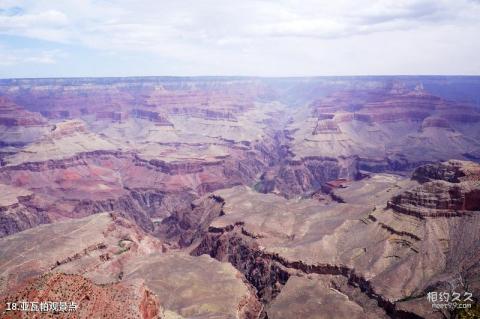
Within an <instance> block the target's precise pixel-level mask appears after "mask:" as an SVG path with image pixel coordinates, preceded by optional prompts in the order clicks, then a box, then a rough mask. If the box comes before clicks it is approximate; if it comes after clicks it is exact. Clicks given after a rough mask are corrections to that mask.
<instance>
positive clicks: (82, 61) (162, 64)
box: [0, 0, 480, 78]
mask: <svg viewBox="0 0 480 319" xmlns="http://www.w3.org/2000/svg"><path fill="white" fill-rule="evenodd" d="M148 75H158V76H162V75H170V76H172V75H173V76H196V75H212V76H214V75H246V76H322V75H480V0H450V1H446V0H370V1H366V0H335V1H332V0H328V1H323V0H316V1H313V0H297V1H293V0H256V1H253V0H235V1H231V0H218V1H212V0H170V1H166V0H156V1H154V0H151V1H146V0H135V1H133V0H132V1H130V0H75V1H74V0H72V1H69V0H62V1H52V0H48V1H46V0H32V1H28V0H26V1H22V0H16V1H11V0H0V78H18V77H77V76H148Z"/></svg>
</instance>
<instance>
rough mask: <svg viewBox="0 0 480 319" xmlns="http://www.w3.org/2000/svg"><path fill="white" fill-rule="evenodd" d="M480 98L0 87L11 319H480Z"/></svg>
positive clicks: (327, 87) (362, 83)
mask: <svg viewBox="0 0 480 319" xmlns="http://www.w3.org/2000/svg"><path fill="white" fill-rule="evenodd" d="M479 92H480V78H479V77H319V78H243V77H239V78H236V77H196V78H175V77H173V78H172V77H145V78H142V77H139V78H71V79H12V80H0V300H1V302H0V317H1V318H145V319H147V318H149V319H150V318H158V319H159V318H165V319H167V318H169V319H173V318H175V319H177V318H199V319H200V318H202V319H205V318H238V319H254V318H257V319H266V318H269V319H283V318H286V319H290V318H294V319H295V318H307V319H308V318H312V319H313V318H338V319H341V318H349V319H350V318H432V319H434V318H439V319H441V318H449V319H454V318H480V306H479V301H478V300H479V296H480V253H479V252H480V164H479V163H480V106H479V105H478V101H479V100H480V93H479ZM433 294H435V295H436V296H438V295H441V296H443V297H442V298H443V299H442V300H432V297H431V296H432V295H433ZM456 294H459V295H461V296H462V298H463V299H462V300H464V299H465V300H464V301H462V302H463V303H462V302H460V301H459V302H458V303H462V304H466V305H467V309H461V308H455V309H454V308H448V307H444V308H441V307H438V306H436V304H445V303H449V302H451V299H452V298H453V296H454V295H456ZM446 295H448V296H449V299H450V300H446V297H445V296H446ZM465 296H467V297H468V296H470V297H468V298H465ZM22 301H28V302H30V303H29V304H27V308H28V309H26V308H25V309H23V310H24V311H20V310H18V309H17V310H13V309H12V303H15V304H18V305H22V306H23V307H25V303H22ZM32 302H34V304H32ZM45 302H57V303H61V302H63V303H65V302H67V303H75V304H76V307H75V309H74V311H64V310H60V309H57V308H56V309H50V308H47V309H44V310H41V309H37V308H38V305H40V304H44V303H45ZM19 307H20V306H19Z"/></svg>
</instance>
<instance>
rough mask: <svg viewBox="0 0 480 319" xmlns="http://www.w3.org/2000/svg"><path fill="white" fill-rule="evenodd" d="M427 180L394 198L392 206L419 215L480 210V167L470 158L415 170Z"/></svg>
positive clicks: (456, 214) (417, 177)
mask: <svg viewBox="0 0 480 319" xmlns="http://www.w3.org/2000/svg"><path fill="white" fill-rule="evenodd" d="M412 178H413V179H416V180H418V181H420V182H423V183H422V185H421V186H418V187H416V188H414V189H412V190H411V191H408V192H405V193H403V194H400V195H398V196H395V197H393V198H392V200H391V201H389V203H388V206H389V207H391V208H392V209H394V210H396V211H399V212H403V213H406V214H413V215H416V216H418V217H426V216H428V217H439V216H458V215H461V214H471V213H475V211H479V210H480V190H479V181H480V170H479V167H478V166H475V165H472V164H470V163H468V162H461V161H449V162H446V163H442V164H439V165H426V166H422V167H419V168H417V169H416V170H415V171H414V172H413V177H412Z"/></svg>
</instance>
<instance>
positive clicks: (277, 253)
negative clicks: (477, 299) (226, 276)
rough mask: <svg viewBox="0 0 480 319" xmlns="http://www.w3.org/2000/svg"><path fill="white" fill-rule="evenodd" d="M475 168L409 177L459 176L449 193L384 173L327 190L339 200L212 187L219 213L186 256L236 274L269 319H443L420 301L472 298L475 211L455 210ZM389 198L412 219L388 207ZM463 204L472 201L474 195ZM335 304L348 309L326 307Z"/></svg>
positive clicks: (455, 165)
mask: <svg viewBox="0 0 480 319" xmlns="http://www.w3.org/2000/svg"><path fill="white" fill-rule="evenodd" d="M479 168H480V165H478V164H474V163H471V162H460V161H451V162H446V163H442V164H437V165H428V166H425V167H421V168H419V169H418V170H417V171H415V173H414V178H415V179H416V178H417V177H418V175H419V172H422V171H423V172H425V171H428V172H430V175H429V176H430V178H436V177H438V176H442V174H443V173H442V172H445V170H447V171H448V170H456V171H458V172H461V173H459V174H460V175H462V176H463V177H460V178H461V179H462V178H463V181H461V180H460V181H459V182H458V183H456V184H455V185H456V187H458V188H459V189H460V190H461V191H459V192H454V191H452V189H451V188H449V187H448V186H451V184H454V183H449V182H447V181H444V180H442V181H438V180H436V181H431V182H426V183H424V184H421V185H419V184H418V183H417V182H416V181H415V180H413V179H412V180H409V179H405V178H401V177H399V176H395V175H386V174H385V175H374V176H371V177H369V178H366V179H364V180H362V181H357V182H343V185H344V186H343V187H342V188H338V189H334V190H333V192H334V193H335V195H336V196H338V197H341V198H342V200H343V203H337V202H334V201H333V202H323V203H322V202H318V201H316V200H313V199H303V200H298V199H297V200H287V199H284V198H281V197H279V196H276V195H271V194H270V195H268V194H267V195H262V194H258V193H255V192H253V191H252V190H251V189H248V188H234V189H230V190H222V191H217V192H215V194H216V195H217V196H219V197H221V198H222V199H223V200H224V202H225V204H224V206H223V211H224V215H223V216H220V217H218V218H216V219H215V220H214V221H213V222H212V224H211V226H210V229H209V233H208V234H207V235H206V237H205V238H204V240H203V241H202V242H201V243H200V244H199V245H198V246H197V247H196V248H195V250H194V251H193V252H192V253H193V254H194V255H201V254H208V255H210V256H212V257H215V258H217V259H219V260H221V261H228V262H230V263H231V264H233V265H234V266H235V267H236V268H237V269H239V270H240V271H241V272H243V273H244V274H245V276H246V278H247V279H248V280H249V281H250V282H251V283H252V284H253V285H254V286H255V287H257V293H258V295H259V298H260V300H262V301H263V302H264V303H265V304H266V313H267V314H268V317H269V318H283V316H284V315H285V314H289V316H291V317H302V318H318V314H319V313H328V314H329V317H332V318H347V317H349V316H354V317H358V318H366V317H369V318H386V317H394V318H404V317H407V318H443V317H444V316H447V317H448V318H450V316H452V318H453V317H454V313H455V312H452V313H445V312H444V313H442V311H440V310H436V309H434V308H432V307H431V304H430V303H429V302H428V300H427V298H426V295H427V293H428V292H431V291H442V290H445V291H448V292H449V293H451V292H452V291H454V290H455V291H457V292H461V293H463V292H465V291H468V290H471V291H472V292H473V294H478V293H479V291H478V289H479V288H480V284H479V282H478V277H477V276H478V274H479V273H480V269H479V268H478V261H479V260H480V259H479V258H480V256H479V255H478V251H479V247H478V245H479V243H480V242H479V237H478V236H479V235H480V232H479V230H480V223H479V221H480V219H479V215H478V213H479V208H478V207H477V206H474V207H472V206H468V205H467V206H468V207H469V210H463V211H460V210H457V207H466V206H465V205H466V204H465V202H463V200H464V198H465V197H467V198H472V197H468V196H464V195H465V193H462V191H465V192H467V193H469V192H473V194H477V193H478V191H479V189H480V188H479V187H480V184H479V183H478V177H477V176H478V169H479ZM444 176H445V175H444ZM447 176H448V174H447ZM447 178H448V177H447ZM470 182H472V184H468V183H470ZM464 183H467V184H468V185H469V186H468V187H467V186H466V184H464ZM442 187H444V188H442ZM441 189H443V191H442V193H440V194H439V193H438V191H439V190H441ZM412 194H416V195H417V196H412ZM445 194H448V196H444V195H445ZM398 201H400V202H401V203H402V204H403V205H406V204H405V203H407V204H408V205H411V206H412V207H414V208H415V213H411V211H412V210H406V209H398V206H396V205H394V204H393V203H394V202H395V203H396V202H398ZM469 203H475V205H478V203H479V201H478V198H473V199H472V200H471V201H470V202H469ZM457 205H459V206H457ZM470 205H471V204H470ZM424 210H427V211H428V213H425V211H424ZM425 265H428V266H425ZM458 278H462V279H461V280H460V282H458ZM475 278H477V279H475ZM452 285H453V286H452ZM306 291H308V292H306ZM325 291H327V292H325ZM318 300H323V302H321V303H318ZM327 301H328V302H327ZM313 305H315V306H313ZM341 307H346V309H348V311H347V310H346V311H345V312H337V311H334V310H333V309H336V308H341Z"/></svg>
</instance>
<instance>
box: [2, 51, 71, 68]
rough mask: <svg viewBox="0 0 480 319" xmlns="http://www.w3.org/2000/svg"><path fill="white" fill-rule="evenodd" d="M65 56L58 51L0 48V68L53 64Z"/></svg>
mask: <svg viewBox="0 0 480 319" xmlns="http://www.w3.org/2000/svg"><path fill="white" fill-rule="evenodd" d="M65 57H66V54H65V53H64V52H62V51H60V50H40V51H32V50H30V49H11V48H8V47H5V46H0V66H14V65H19V64H32V65H34V64H55V63H56V62H57V61H58V60H59V59H62V58H65Z"/></svg>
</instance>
